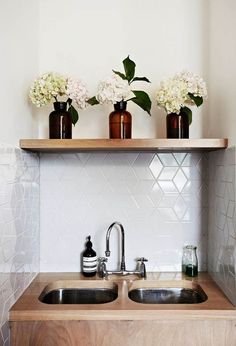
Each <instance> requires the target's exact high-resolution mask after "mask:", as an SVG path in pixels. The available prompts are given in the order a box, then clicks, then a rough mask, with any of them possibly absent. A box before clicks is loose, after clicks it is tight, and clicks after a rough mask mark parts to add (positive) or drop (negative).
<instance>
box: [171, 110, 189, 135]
mask: <svg viewBox="0 0 236 346" xmlns="http://www.w3.org/2000/svg"><path fill="white" fill-rule="evenodd" d="M166 137H167V138H189V118H188V115H187V114H184V113H180V114H176V113H170V114H168V115H167V116H166Z"/></svg>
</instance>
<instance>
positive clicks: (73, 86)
mask: <svg viewBox="0 0 236 346" xmlns="http://www.w3.org/2000/svg"><path fill="white" fill-rule="evenodd" d="M66 95H67V96H68V97H69V98H70V99H71V100H73V101H75V102H76V104H77V106H78V108H80V109H85V108H86V106H87V103H86V101H87V100H88V90H87V87H86V85H85V83H84V82H83V81H81V80H79V79H73V78H71V77H69V78H68V80H67V87H66Z"/></svg>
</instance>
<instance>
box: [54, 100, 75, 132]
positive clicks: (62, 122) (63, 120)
mask: <svg viewBox="0 0 236 346" xmlns="http://www.w3.org/2000/svg"><path fill="white" fill-rule="evenodd" d="M53 106H54V111H53V112H51V113H50V115H49V138H50V139H70V138H72V118H71V115H70V113H69V112H68V111H67V103H66V102H54V103H53Z"/></svg>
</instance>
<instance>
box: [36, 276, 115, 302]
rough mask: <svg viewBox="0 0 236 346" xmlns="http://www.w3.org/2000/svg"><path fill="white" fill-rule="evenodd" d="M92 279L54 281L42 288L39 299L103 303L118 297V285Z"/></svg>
mask: <svg viewBox="0 0 236 346" xmlns="http://www.w3.org/2000/svg"><path fill="white" fill-rule="evenodd" d="M94 285H95V284H94V282H92V281H87V282H86V281H82V282H81V281H80V283H78V282H77V283H76V282H75V281H74V282H55V283H52V284H50V285H48V286H47V287H45V289H44V290H43V292H42V293H41V294H40V296H39V300H40V301H41V302H42V303H45V304H104V303H110V302H112V301H114V300H115V299H116V298H117V297H118V286H117V285H116V284H112V283H107V284H106V283H102V285H101V283H96V286H95V287H94Z"/></svg>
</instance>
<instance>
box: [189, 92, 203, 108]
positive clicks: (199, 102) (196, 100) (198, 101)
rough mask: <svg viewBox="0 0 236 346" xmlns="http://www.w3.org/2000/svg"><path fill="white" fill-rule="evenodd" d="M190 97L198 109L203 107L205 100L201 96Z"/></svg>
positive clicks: (191, 95) (190, 95)
mask: <svg viewBox="0 0 236 346" xmlns="http://www.w3.org/2000/svg"><path fill="white" fill-rule="evenodd" d="M188 96H189V97H190V98H191V100H193V102H194V103H195V105H196V106H197V107H199V106H201V105H202V103H203V98H202V97H201V96H194V95H193V94H191V93H188Z"/></svg>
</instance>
